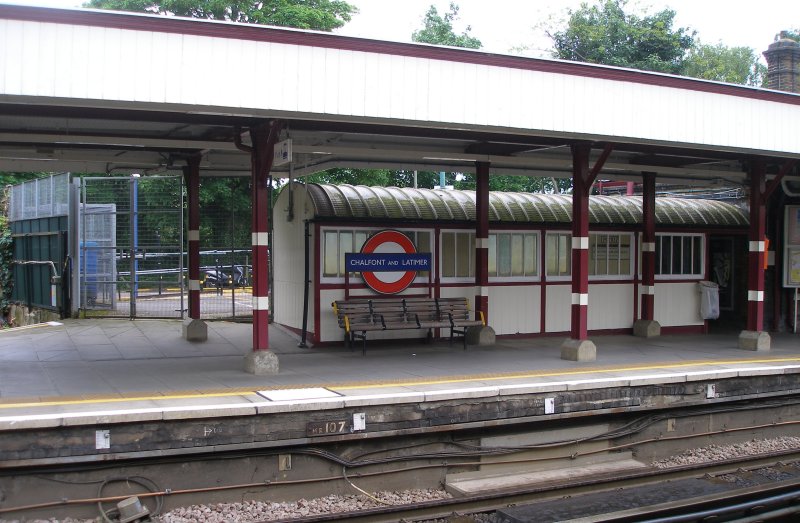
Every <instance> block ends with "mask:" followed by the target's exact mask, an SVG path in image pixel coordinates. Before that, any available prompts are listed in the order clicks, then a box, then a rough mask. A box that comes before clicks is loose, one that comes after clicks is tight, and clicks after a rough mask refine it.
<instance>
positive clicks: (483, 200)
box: [475, 162, 489, 325]
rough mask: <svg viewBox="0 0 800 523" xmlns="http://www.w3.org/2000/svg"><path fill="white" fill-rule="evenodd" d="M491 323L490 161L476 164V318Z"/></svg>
mask: <svg viewBox="0 0 800 523" xmlns="http://www.w3.org/2000/svg"><path fill="white" fill-rule="evenodd" d="M481 313H483V319H484V321H485V322H486V324H487V325H488V324H489V162H477V163H476V165H475V319H477V320H479V319H481Z"/></svg>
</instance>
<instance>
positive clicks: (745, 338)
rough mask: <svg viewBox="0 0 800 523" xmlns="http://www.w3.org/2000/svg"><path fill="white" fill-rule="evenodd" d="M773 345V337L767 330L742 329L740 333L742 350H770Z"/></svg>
mask: <svg viewBox="0 0 800 523" xmlns="http://www.w3.org/2000/svg"><path fill="white" fill-rule="evenodd" d="M771 345H772V338H770V336H769V333H768V332H765V331H742V332H741V334H739V348H740V349H742V350H752V351H758V352H761V351H768V350H770V348H771Z"/></svg>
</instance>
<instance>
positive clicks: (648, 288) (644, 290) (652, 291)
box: [641, 285, 656, 295]
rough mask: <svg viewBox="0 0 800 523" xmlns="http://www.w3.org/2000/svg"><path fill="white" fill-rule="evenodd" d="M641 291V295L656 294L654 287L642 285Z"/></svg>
mask: <svg viewBox="0 0 800 523" xmlns="http://www.w3.org/2000/svg"><path fill="white" fill-rule="evenodd" d="M641 289H642V294H650V295H655V293H656V287H655V285H642V287H641Z"/></svg>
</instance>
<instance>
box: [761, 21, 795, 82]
mask: <svg viewBox="0 0 800 523" xmlns="http://www.w3.org/2000/svg"><path fill="white" fill-rule="evenodd" d="M764 58H766V59H767V87H768V88H769V89H775V90H776V91H788V92H790V93H800V43H798V42H796V41H794V40H792V39H791V38H789V37H788V36H787V34H786V33H785V32H784V31H781V34H780V35H779V37H778V39H777V40H776V41H775V42H774V43H772V44H770V46H769V47H768V48H767V50H766V51H764Z"/></svg>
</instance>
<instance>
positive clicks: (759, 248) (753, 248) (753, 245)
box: [750, 242, 766, 252]
mask: <svg viewBox="0 0 800 523" xmlns="http://www.w3.org/2000/svg"><path fill="white" fill-rule="evenodd" d="M765 248H766V245H765V244H764V242H750V252H764V250H765Z"/></svg>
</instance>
